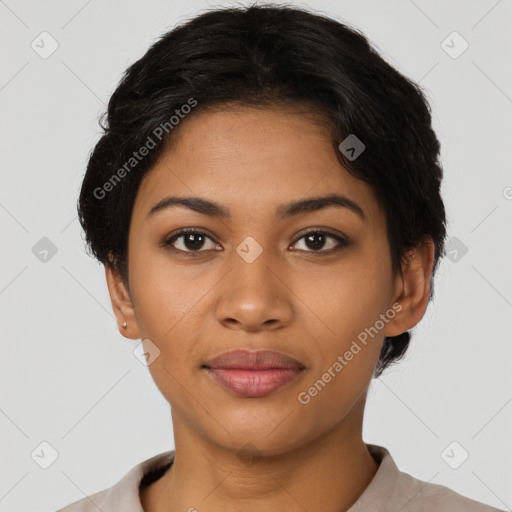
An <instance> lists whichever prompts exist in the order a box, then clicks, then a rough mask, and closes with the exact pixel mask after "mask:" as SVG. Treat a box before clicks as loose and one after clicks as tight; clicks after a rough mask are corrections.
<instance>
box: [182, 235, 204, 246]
mask: <svg viewBox="0 0 512 512" xmlns="http://www.w3.org/2000/svg"><path fill="white" fill-rule="evenodd" d="M202 238H203V235H201V234H199V233H190V234H189V235H187V236H186V237H185V245H186V247H187V249H197V248H200V247H201V242H203V240H201V239H202ZM190 239H193V241H192V243H190ZM198 241H199V243H197V242H198ZM194 244H195V245H194Z"/></svg>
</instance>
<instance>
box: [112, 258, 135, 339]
mask: <svg viewBox="0 0 512 512" xmlns="http://www.w3.org/2000/svg"><path fill="white" fill-rule="evenodd" d="M111 261H112V260H111ZM105 278H106V280H107V286H108V292H109V294H110V300H111V302H112V309H113V310H114V314H115V315H116V319H117V328H118V329H119V332H120V333H121V334H122V335H123V336H124V337H125V338H130V339H132V340H135V339H138V338H140V336H139V327H138V325H137V320H136V317H135V309H134V306H133V302H132V298H131V296H130V293H129V292H128V290H127V287H126V285H125V283H124V281H123V279H122V278H121V276H120V275H119V273H118V272H117V271H116V270H115V269H114V268H113V267H112V266H111V265H109V264H105ZM124 322H126V328H124V327H123V323H124Z"/></svg>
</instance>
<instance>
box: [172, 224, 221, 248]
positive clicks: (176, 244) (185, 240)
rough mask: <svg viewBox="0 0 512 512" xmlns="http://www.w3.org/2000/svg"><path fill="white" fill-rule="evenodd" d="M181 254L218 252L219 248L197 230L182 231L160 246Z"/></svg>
mask: <svg viewBox="0 0 512 512" xmlns="http://www.w3.org/2000/svg"><path fill="white" fill-rule="evenodd" d="M162 245H163V246H164V247H167V246H170V247H172V249H174V250H176V251H181V252H189V253H191V252H204V251H206V250H212V249H213V250H220V249H221V247H220V245H219V244H218V243H216V242H215V241H214V240H213V239H212V238H211V237H210V236H209V235H207V234H206V233H205V232H204V231H202V230H199V229H183V230H181V231H179V232H178V233H175V234H174V235H172V236H171V237H170V238H168V239H167V240H165V242H164V243H163V244H162Z"/></svg>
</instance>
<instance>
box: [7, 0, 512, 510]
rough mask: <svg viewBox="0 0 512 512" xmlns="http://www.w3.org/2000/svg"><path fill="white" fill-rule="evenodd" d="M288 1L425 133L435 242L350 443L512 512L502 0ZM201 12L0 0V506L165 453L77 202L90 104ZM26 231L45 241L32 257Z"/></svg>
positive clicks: (163, 406)
mask: <svg viewBox="0 0 512 512" xmlns="http://www.w3.org/2000/svg"><path fill="white" fill-rule="evenodd" d="M228 3H229V2H224V3H221V4H216V5H226V4H228ZM240 3H245V2H240ZM292 3H294V2H292ZM212 5H213V4H212ZM297 5H303V6H309V7H312V8H313V9H315V10H317V11H320V12H324V13H327V14H329V15H331V16H333V17H337V18H338V19H340V20H343V21H346V22H348V23H349V24H352V25H355V26H356V27H358V28H360V29H361V30H362V31H363V32H365V34H366V35H367V36H368V37H369V38H370V40H371V41H373V43H374V44H375V46H376V47H377V49H378V50H380V52H381V53H382V55H383V56H384V57H385V58H386V59H387V60H388V61H389V62H390V63H391V64H392V65H394V66H395V67H397V68H398V69H399V70H400V71H402V72H403V73H405V74H406V75H407V76H409V77H411V78H412V79H414V80H416V81H418V82H420V83H421V84H422V85H424V86H425V87H426V88H427V89H428V99H429V101H430V103H431V105H432V109H433V118H434V128H435V130H436V132H437V134H438V137H439V139H440V141H441V144H442V163H443V167H444V170H445V178H444V182H443V197H444V199H445V203H446V208H447V214H448V233H449V237H448V238H449V239H450V242H449V244H451V245H449V247H450V248H451V249H450V251H451V254H450V257H447V258H445V259H444V260H443V261H442V263H441V265H440V268H439V272H438V276H437V280H436V288H435V292H436V295H435V298H434V302H433V303H432V304H430V305H429V307H428V310H427V313H426V314H425V317H424V318H423V320H422V321H421V322H420V324H419V325H418V326H417V327H416V328H415V329H414V330H413V340H412V345H411V347H410V349H409V352H408V354H407V356H406V358H405V359H404V360H403V361H402V363H401V364H399V365H398V366H396V367H394V368H392V369H390V370H388V371H387V372H386V374H385V375H383V376H382V377H381V379H380V380H376V381H373V383H372V384H371V388H370V394H369V401H368V405H367V410H366V420H365V426H364V438H365V441H366V442H372V443H377V444H382V445H384V446H386V447H387V448H388V449H389V450H390V452H391V454H392V455H393V457H394V458H395V460H396V462H397V464H398V465H399V467H400V469H401V470H403V471H406V472H409V473H411V474H412V475H413V476H415V477H417V478H420V479H423V480H425V481H428V482H433V483H439V484H443V485H447V486H449V487H451V488H452V489H454V490H456V491H458V492H460V493H461V494H465V495H467V496H469V497H472V498H474V499H477V500H479V501H483V502H485V503H488V504H490V505H494V506H496V507H498V508H500V509H506V510H510V509H511V507H512V485H511V482H512V442H511V435H512V434H511V433H512V372H511V356H512V339H511V334H510V333H511V328H510V319H511V318H512V257H511V256H512V254H511V253H512V244H511V236H512V232H511V223H510V221H511V219H512V173H511V166H510V163H511V158H510V146H511V140H512V139H511V134H512V133H511V132H512V130H511V124H512V76H511V75H512V70H511V67H510V62H511V57H512V38H511V37H510V34H511V32H512V26H511V25H512V2H511V1H510V0H499V1H496V0H492V1H491V0H486V1H478V2H477V1H472V2H468V1H462V0H461V1H445V2H434V1H420V0H415V1H412V0H402V1H398V0H396V1H387V2H382V1H368V0H365V1H361V0H359V1H338V2H335V1H333V0H331V1H327V0H325V1H310V2H309V3H297ZM208 8H209V6H208V5H207V3H206V2H205V1H199V0H197V1H187V2H184V1H178V0H175V1H164V0H160V1H156V0H153V1H142V0H139V1H135V0H132V1H126V0H125V1H120V0H118V1H109V2H105V1H103V2H100V1H98V0H89V1H84V0H73V1H70V0H67V1H45V2H29V1H25V2H23V1H17V0H5V1H0V38H1V50H0V59H1V60H0V70H1V75H0V106H1V115H0V129H1V132H0V154H1V171H0V172H1V175H0V177H1V186H0V226H1V231H0V233H1V236H2V264H1V265H0V322H1V324H0V325H1V336H2V340H1V347H2V357H1V358H0V431H1V435H0V510H1V511H12V512H21V511H24V512H26V511H27V510H32V511H34V512H38V511H51V510H56V509H57V508H60V507H62V506H64V505H66V504H68V503H71V502H72V501H76V500H78V499H80V498H83V497H84V496H85V495H88V494H92V493H94V492H97V491H100V490H102V489H105V488H107V487H110V486H111V485H113V484H114V483H116V482H117V481H118V480H119V479H120V478H121V477H122V476H124V475H125V474H126V473H127V472H128V470H129V469H131V468H132V467H133V466H134V465H135V464H137V463H139V462H141V461H142V460H144V459H146V458H149V457H150V456H152V455H155V454H157V453H160V452H163V451H166V450H169V449H171V448H172V447H173V444H172V425H171V420H170V413H169V409H168V405H167V402H166V401H165V400H164V399H163V397H162V396H161V395H160V393H159V391H158V390H157V388H156V386H155V385H154V383H153V381H152V378H151V376H150V374H149V371H148V369H147V368H146V367H145V366H144V365H142V364H141V363H140V362H139V360H138V359H137V358H136V357H134V355H133V350H134V349H135V348H136V347H137V345H138V344H139V343H140V341H139V340H128V339H125V338H123V337H122V336H121V335H120V334H119V333H118V330H117V325H116V321H115V318H114V316H113V313H112V310H111V306H110V300H109V297H108V293H107V288H106V284H105V280H104V272H103V268H102V267H100V266H99V264H98V263H96V262H95V261H94V260H93V259H92V258H90V257H89V256H88V255H87V254H86V253H85V252H84V246H83V241H82V238H81V234H80V230H79V223H78V221H77V218H76V210H75V204H76V199H77V194H78V190H79V186H80V181H81V177H82V174H83V172H84V169H85V163H86V159H87V156H88V153H89V151H90V150H91V149H92V147H93V145H94V143H95V141H96V140H97V137H98V134H99V129H98V125H97V119H98V116H99V115H100V113H101V112H102V111H103V109H104V103H106V102H107V101H108V98H109V96H110V94H111V93H112V92H113V90H114V88H115V85H116V84H117V82H118V80H119V79H120V77H121V74H122V72H123V71H124V69H125V68H126V67H127V66H128V65H129V64H130V63H132V62H133V61H134V60H136V59H138V58H139V57H141V56H142V55H143V53H144V52H145V50H146V49H147V48H148V46H149V45H150V44H151V43H152V42H153V41H154V40H155V39H156V38H157V37H158V36H159V35H161V33H163V32H164V31H165V30H167V29H169V28H171V27H172V26H173V25H174V24H175V23H176V22H177V21H181V20H184V19H185V18H186V17H188V16H190V15H193V14H196V13H199V12H200V11H203V10H205V9H208ZM43 31H47V32H48V33H49V34H51V37H52V38H53V39H55V40H56V41H57V43H58V48H57V50H56V51H55V52H54V53H53V54H52V55H50V56H48V57H47V58H42V57H41V56H40V53H37V52H36V51H35V50H34V49H33V48H32V47H31V44H32V42H33V41H35V43H34V44H35V45H36V44H37V45H39V47H42V46H43V44H44V48H45V51H48V49H50V48H51V46H50V43H51V41H50V40H49V39H45V41H44V42H43V43H42V42H41V37H42V36H39V35H40V33H41V32H43ZM453 31H457V32H458V33H459V34H460V35H461V36H462V37H463V38H464V40H466V41H467V42H468V44H469V47H468V48H467V50H466V51H465V52H464V53H462V54H461V55H458V56H457V58H453V54H454V52H456V53H458V52H459V51H460V49H462V41H461V40H457V39H453V36H451V37H450V38H448V40H447V42H446V43H444V45H443V43H442V42H443V41H444V40H445V39H446V38H447V37H448V36H449V35H450V34H451V33H452V32H453ZM44 37H48V36H44ZM451 41H453V42H451ZM446 45H449V46H451V47H452V48H451V49H448V48H446ZM445 50H448V51H451V52H452V56H450V55H449V54H448V53H447V51H445ZM39 51H40V52H41V51H42V48H40V49H39ZM43 237H47V238H48V239H49V240H51V243H52V244H54V246H55V248H56V249H57V252H56V253H55V254H54V255H52V253H51V252H49V253H48V254H47V255H46V261H41V258H44V253H43V252H41V251H42V250H43V249H44V248H45V244H48V241H43V242H40V240H41V238H43ZM38 243H39V244H42V245H36V244H38ZM34 246H36V249H34V250H33V247H34ZM464 248H465V249H467V253H465V254H463V251H464V250H465V249H464ZM461 249H462V250H461ZM34 253H35V254H34ZM453 441H456V442H457V443H458V445H456V447H455V449H454V451H453V452H451V451H450V450H448V451H449V453H450V455H451V456H452V457H451V459H452V460H455V459H457V458H459V457H460V456H461V453H463V452H462V450H466V451H467V452H468V454H469V458H468V459H467V460H466V461H465V462H464V463H463V464H462V465H460V467H458V469H453V468H452V467H450V466H449V465H448V464H447V463H446V462H445V460H446V456H444V458H443V455H442V454H443V453H446V452H445V448H446V447H447V446H448V445H450V443H452V442H453ZM43 442H46V443H49V444H50V445H51V446H52V447H53V448H54V449H55V450H56V451H57V452H58V458H57V460H55V462H54V463H53V464H52V465H51V466H50V467H49V468H48V469H42V468H41V467H40V464H41V463H44V461H43V462H41V460H42V459H41V460H38V458H37V456H35V455H34V457H32V455H31V454H33V453H44V454H46V455H45V456H49V455H48V454H50V453H51V449H50V448H48V446H47V445H41V443H43ZM459 445H460V446H459ZM43 458H44V457H43Z"/></svg>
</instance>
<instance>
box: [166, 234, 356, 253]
mask: <svg viewBox="0 0 512 512" xmlns="http://www.w3.org/2000/svg"><path fill="white" fill-rule="evenodd" d="M191 233H192V234H198V235H204V236H206V237H207V238H209V239H210V240H211V241H212V242H214V243H218V242H216V241H215V240H214V239H213V238H212V237H211V236H210V235H209V234H208V232H207V231H205V230H204V229H201V228H183V229H180V230H179V231H177V232H176V233H174V234H173V235H172V236H170V237H168V238H166V239H165V240H164V241H163V243H162V244H161V247H166V248H168V249H170V250H172V251H174V252H178V253H181V254H184V255H186V256H192V257H194V256H199V255H200V254H201V253H203V252H208V251H207V250H206V251H205V250H197V251H184V250H182V249H176V248H175V247H173V246H172V244H173V243H174V242H175V241H176V240H177V239H179V238H180V237H182V236H183V235H187V234H191ZM313 234H322V235H327V237H328V238H334V239H335V240H336V241H337V242H338V244H339V245H338V246H337V247H331V248H330V249H327V250H319V251H314V250H309V251H304V252H308V253H317V254H322V253H323V254H331V253H332V252H335V251H339V250H340V249H343V248H345V247H347V246H348V245H350V242H349V241H348V240H347V239H346V238H344V237H342V236H340V235H335V234H334V233H331V232H329V231H325V230H324V229H312V230H310V231H307V232H306V233H302V234H301V235H300V236H299V237H298V238H296V239H295V241H294V242H292V243H291V244H290V245H295V244H296V243H297V242H299V241H300V240H302V239H303V238H306V237H307V236H309V235H313Z"/></svg>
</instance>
